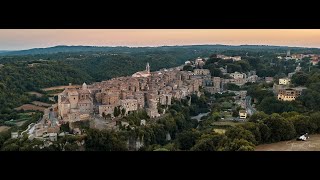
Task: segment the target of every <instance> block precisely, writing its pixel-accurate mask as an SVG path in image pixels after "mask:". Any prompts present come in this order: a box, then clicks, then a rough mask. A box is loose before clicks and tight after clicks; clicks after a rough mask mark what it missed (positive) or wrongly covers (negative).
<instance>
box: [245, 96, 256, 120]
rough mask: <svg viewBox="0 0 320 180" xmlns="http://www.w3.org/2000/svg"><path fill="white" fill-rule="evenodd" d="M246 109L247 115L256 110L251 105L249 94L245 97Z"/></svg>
mask: <svg viewBox="0 0 320 180" xmlns="http://www.w3.org/2000/svg"><path fill="white" fill-rule="evenodd" d="M246 110H247V113H248V115H250V116H251V115H252V114H254V113H255V112H256V111H257V110H255V109H254V108H253V107H252V106H251V96H247V97H246Z"/></svg>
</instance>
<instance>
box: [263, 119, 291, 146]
mask: <svg viewBox="0 0 320 180" xmlns="http://www.w3.org/2000/svg"><path fill="white" fill-rule="evenodd" d="M264 123H265V124H266V125H267V126H268V127H269V128H270V131H271V135H270V141H271V142H279V141H285V140H290V139H293V138H294V137H295V135H296V131H295V129H294V126H293V124H292V122H290V121H288V120H286V119H284V118H283V117H281V116H280V115H279V114H276V113H274V114H272V115H271V116H269V117H268V118H267V119H265V120H264Z"/></svg>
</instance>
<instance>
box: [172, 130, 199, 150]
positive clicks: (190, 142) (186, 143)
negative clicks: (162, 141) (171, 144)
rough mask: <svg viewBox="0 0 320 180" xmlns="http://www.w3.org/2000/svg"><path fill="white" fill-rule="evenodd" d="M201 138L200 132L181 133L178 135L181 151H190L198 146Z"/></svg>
mask: <svg viewBox="0 0 320 180" xmlns="http://www.w3.org/2000/svg"><path fill="white" fill-rule="evenodd" d="M199 137H200V133H199V132H198V131H193V130H188V131H183V132H182V133H179V134H178V135H177V142H178V145H179V149H181V150H190V149H191V148H192V147H193V146H194V145H195V144H196V141H197V140H198V138H199Z"/></svg>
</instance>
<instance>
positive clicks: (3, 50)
mask: <svg viewBox="0 0 320 180" xmlns="http://www.w3.org/2000/svg"><path fill="white" fill-rule="evenodd" d="M63 46H64V47H98V48H99V47H101V48H103V47H115V48H116V47H128V48H148V47H149V48H157V47H181V46H270V47H288V48H310V49H320V47H303V46H287V45H269V44H239V45H229V44H178V45H159V46H147V45H146V46H125V45H123V46H121V45H119V46H97V45H61V44H58V45H53V46H48V47H32V48H28V49H0V52H14V51H28V50H33V49H47V48H54V47H63Z"/></svg>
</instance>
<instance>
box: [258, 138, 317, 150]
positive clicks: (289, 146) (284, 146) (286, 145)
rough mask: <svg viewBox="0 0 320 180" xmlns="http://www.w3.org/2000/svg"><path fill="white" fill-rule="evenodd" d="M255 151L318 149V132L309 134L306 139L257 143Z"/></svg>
mask: <svg viewBox="0 0 320 180" xmlns="http://www.w3.org/2000/svg"><path fill="white" fill-rule="evenodd" d="M255 151H320V134H315V135H310V138H309V139H307V140H306V141H297V140H295V139H293V140H290V141H282V142H277V143H271V144H263V145H259V146H257V147H256V148H255Z"/></svg>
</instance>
